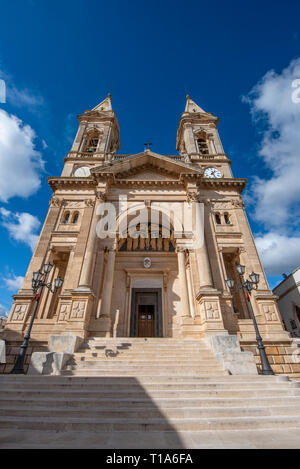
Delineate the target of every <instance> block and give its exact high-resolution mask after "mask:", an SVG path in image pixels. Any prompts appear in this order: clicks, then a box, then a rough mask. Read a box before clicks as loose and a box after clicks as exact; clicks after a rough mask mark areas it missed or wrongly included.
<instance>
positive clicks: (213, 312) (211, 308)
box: [205, 301, 220, 319]
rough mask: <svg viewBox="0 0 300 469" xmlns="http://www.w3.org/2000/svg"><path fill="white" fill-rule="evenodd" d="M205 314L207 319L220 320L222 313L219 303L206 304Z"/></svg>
mask: <svg viewBox="0 0 300 469" xmlns="http://www.w3.org/2000/svg"><path fill="white" fill-rule="evenodd" d="M205 313H206V318H207V319H219V318H220V312H219V307H218V303H217V302H216V301H212V302H206V303H205Z"/></svg>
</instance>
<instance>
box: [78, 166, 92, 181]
mask: <svg viewBox="0 0 300 469" xmlns="http://www.w3.org/2000/svg"><path fill="white" fill-rule="evenodd" d="M90 174H91V171H90V168H89V167H88V166H80V168H77V169H76V170H75V171H74V176H76V177H77V178H86V177H88V176H90Z"/></svg>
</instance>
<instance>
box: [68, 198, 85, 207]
mask: <svg viewBox="0 0 300 469" xmlns="http://www.w3.org/2000/svg"><path fill="white" fill-rule="evenodd" d="M64 206H65V208H66V209H67V208H83V207H84V205H83V202H82V201H75V200H73V201H68V202H67V201H66V203H65V205H64Z"/></svg>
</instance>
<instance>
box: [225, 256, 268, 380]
mask: <svg viewBox="0 0 300 469" xmlns="http://www.w3.org/2000/svg"><path fill="white" fill-rule="evenodd" d="M236 270H237V272H238V274H239V276H240V283H241V284H240V285H237V287H236V289H235V291H234V280H233V278H227V279H226V280H225V281H226V283H227V285H228V287H229V289H230V290H231V291H232V292H233V293H236V292H238V291H239V290H240V289H243V290H244V291H245V296H246V300H247V303H248V305H249V310H250V313H251V318H252V321H253V324H254V329H255V334H256V341H257V345H258V351H259V355H260V361H261V373H262V375H274V374H275V373H274V371H273V370H272V368H271V365H270V363H269V360H268V356H267V354H266V350H265V346H264V344H263V341H262V338H261V335H260V333H259V330H258V325H257V322H256V318H255V315H254V311H253V308H252V304H251V300H250V295H251V291H252V290H257V288H258V282H259V274H256V273H255V272H252V273H251V274H250V275H249V278H250V280H249V279H248V280H245V279H244V274H245V266H244V265H241V264H237V266H236Z"/></svg>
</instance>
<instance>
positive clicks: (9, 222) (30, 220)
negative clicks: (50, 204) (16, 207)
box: [0, 207, 40, 251]
mask: <svg viewBox="0 0 300 469" xmlns="http://www.w3.org/2000/svg"><path fill="white" fill-rule="evenodd" d="M0 215H2V222H1V224H2V225H3V226H4V227H5V228H6V229H7V230H8V232H9V234H10V236H11V238H13V239H14V240H15V241H20V242H23V243H25V244H27V245H28V246H29V247H30V248H31V250H32V251H33V250H34V248H35V245H36V242H37V239H38V235H37V234H36V232H37V230H38V228H39V226H40V222H39V220H38V218H37V217H35V216H33V215H31V214H30V213H26V212H22V213H18V212H16V213H13V212H10V211H9V210H6V209H5V208H3V207H1V208H0Z"/></svg>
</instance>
